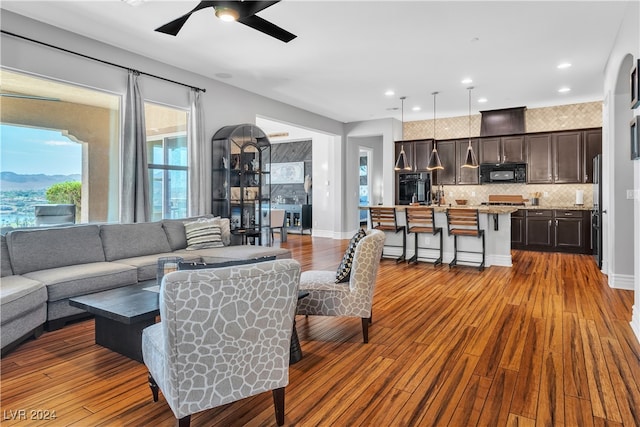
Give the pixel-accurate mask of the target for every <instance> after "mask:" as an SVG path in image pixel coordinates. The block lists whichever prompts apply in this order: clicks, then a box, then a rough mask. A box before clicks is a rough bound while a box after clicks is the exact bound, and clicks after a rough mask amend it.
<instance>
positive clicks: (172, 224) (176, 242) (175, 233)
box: [162, 214, 213, 251]
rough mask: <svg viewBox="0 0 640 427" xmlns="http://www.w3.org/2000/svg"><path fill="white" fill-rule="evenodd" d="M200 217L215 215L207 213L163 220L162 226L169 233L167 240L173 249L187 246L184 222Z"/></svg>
mask: <svg viewBox="0 0 640 427" xmlns="http://www.w3.org/2000/svg"><path fill="white" fill-rule="evenodd" d="M200 218H213V215H211V214H207V215H202V216H198V217H192V218H181V219H163V220H162V228H163V229H164V232H165V233H166V235H167V240H168V241H169V246H171V250H172V251H177V250H178V249H184V248H186V247H187V234H186V232H185V230H184V223H185V222H190V221H197V220H198V219H200Z"/></svg>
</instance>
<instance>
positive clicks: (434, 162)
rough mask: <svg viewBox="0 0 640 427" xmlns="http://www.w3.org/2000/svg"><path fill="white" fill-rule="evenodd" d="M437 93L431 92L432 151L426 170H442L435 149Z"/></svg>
mask: <svg viewBox="0 0 640 427" xmlns="http://www.w3.org/2000/svg"><path fill="white" fill-rule="evenodd" d="M437 94H438V92H432V93H431V95H433V150H431V156H429V163H428V164H427V170H430V171H432V170H434V169H437V170H443V169H444V167H443V166H442V162H441V161H440V156H439V155H438V149H437V147H436V95H437Z"/></svg>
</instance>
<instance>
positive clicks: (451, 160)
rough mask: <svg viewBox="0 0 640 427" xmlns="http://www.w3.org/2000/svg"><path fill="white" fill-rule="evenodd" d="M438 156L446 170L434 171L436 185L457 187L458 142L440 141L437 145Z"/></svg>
mask: <svg viewBox="0 0 640 427" xmlns="http://www.w3.org/2000/svg"><path fill="white" fill-rule="evenodd" d="M436 147H437V149H438V155H439V156H440V161H441V162H442V167H443V168H444V169H442V170H437V171H434V172H435V173H434V184H437V185H455V184H456V177H457V174H456V170H457V169H456V165H457V163H458V162H457V161H456V141H455V140H448V141H438V144H437V145H436Z"/></svg>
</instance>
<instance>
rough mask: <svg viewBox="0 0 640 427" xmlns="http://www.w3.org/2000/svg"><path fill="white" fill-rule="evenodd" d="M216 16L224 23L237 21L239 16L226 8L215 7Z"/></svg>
mask: <svg viewBox="0 0 640 427" xmlns="http://www.w3.org/2000/svg"><path fill="white" fill-rule="evenodd" d="M214 9H215V11H216V16H217V17H218V18H220V20H222V21H224V22H233V21H237V20H238V18H240V14H239V13H238V11H237V10H235V9H234V8H232V7H228V6H215V7H214Z"/></svg>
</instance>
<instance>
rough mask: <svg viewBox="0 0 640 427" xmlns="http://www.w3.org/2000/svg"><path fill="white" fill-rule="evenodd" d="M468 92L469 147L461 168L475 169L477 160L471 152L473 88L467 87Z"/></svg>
mask: <svg viewBox="0 0 640 427" xmlns="http://www.w3.org/2000/svg"><path fill="white" fill-rule="evenodd" d="M467 90H468V91H469V146H468V147H467V156H466V158H465V161H464V165H462V166H461V167H463V168H477V167H478V166H479V165H478V159H477V158H476V154H475V153H474V152H473V147H471V91H472V90H473V86H469V87H468V88H467Z"/></svg>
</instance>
